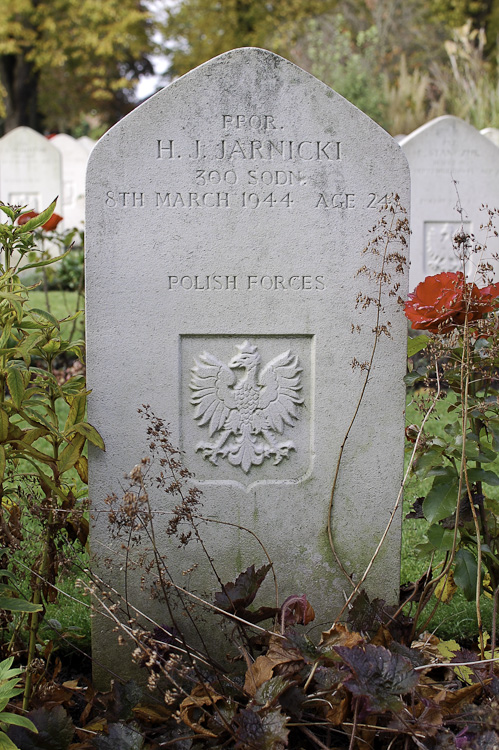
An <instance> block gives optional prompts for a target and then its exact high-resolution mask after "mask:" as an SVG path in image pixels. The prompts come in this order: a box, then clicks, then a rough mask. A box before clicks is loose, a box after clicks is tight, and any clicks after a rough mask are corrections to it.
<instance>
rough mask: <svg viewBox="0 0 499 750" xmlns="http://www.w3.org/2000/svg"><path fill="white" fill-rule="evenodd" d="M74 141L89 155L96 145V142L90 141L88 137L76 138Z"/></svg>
mask: <svg viewBox="0 0 499 750" xmlns="http://www.w3.org/2000/svg"><path fill="white" fill-rule="evenodd" d="M76 140H77V141H78V143H80V144H81V145H82V146H83V148H84V149H86V151H87V152H88V153H90V152H91V151H92V150H93V148H94V146H95V144H96V143H97V141H94V140H92V138H89V137H88V135H82V136H80V138H77V139H76Z"/></svg>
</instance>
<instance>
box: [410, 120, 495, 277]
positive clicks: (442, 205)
mask: <svg viewBox="0 0 499 750" xmlns="http://www.w3.org/2000/svg"><path fill="white" fill-rule="evenodd" d="M400 146H401V148H402V149H403V151H404V153H405V155H406V156H407V160H408V162H409V167H410V170H411V229H412V236H411V267H410V274H409V285H410V288H411V289H414V287H415V286H416V285H417V284H418V283H419V282H420V281H422V280H423V279H424V278H425V277H426V276H429V275H432V274H436V273H440V272H441V271H459V270H462V263H461V261H460V259H459V258H458V257H456V255H455V254H454V251H453V248H452V238H453V236H454V235H455V233H456V232H457V231H458V230H459V229H460V228H461V226H463V227H464V229H465V230H466V231H467V232H473V233H474V234H475V235H476V237H477V239H481V238H483V236H484V235H483V233H482V232H481V231H480V225H482V224H486V223H487V220H488V216H487V214H486V212H484V211H481V210H480V208H481V206H482V204H486V205H488V206H490V208H497V207H499V200H498V197H497V196H498V188H499V150H498V149H497V146H495V145H494V144H493V143H492V142H491V141H490V140H489V139H488V138H486V137H485V136H484V135H481V134H480V132H479V131H478V130H476V129H475V128H473V127H472V126H471V125H469V124H468V123H466V122H464V121H463V120H460V119H458V118H457V117H452V116H450V115H445V116H443V117H437V118H436V119H435V120H432V121H431V122H429V123H427V124H426V125H423V126H422V127H420V128H418V129H417V130H415V131H414V132H413V133H411V134H410V135H408V136H407V138H405V139H404V140H403V141H401V143H400ZM458 200H460V203H461V206H462V209H463V215H462V219H461V217H460V215H459V212H458V210H457V208H456V206H457V204H458ZM497 249H498V247H497V243H496V242H494V241H493V239H492V238H490V239H489V244H488V251H487V254H486V255H483V256H480V259H481V260H484V261H486V262H490V263H491V264H492V265H494V266H495V261H494V260H493V258H492V253H493V252H497ZM476 261H477V256H475V258H474V262H473V263H472V262H470V263H469V264H468V268H467V269H466V271H467V273H468V274H469V275H470V277H474V275H475V269H476ZM496 275H497V274H496Z"/></svg>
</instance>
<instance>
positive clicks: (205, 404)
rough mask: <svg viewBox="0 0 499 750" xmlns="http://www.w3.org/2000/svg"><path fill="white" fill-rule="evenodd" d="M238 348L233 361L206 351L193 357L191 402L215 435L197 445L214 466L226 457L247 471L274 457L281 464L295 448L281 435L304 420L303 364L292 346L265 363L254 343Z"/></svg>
mask: <svg viewBox="0 0 499 750" xmlns="http://www.w3.org/2000/svg"><path fill="white" fill-rule="evenodd" d="M236 349H238V354H236V356H235V357H233V358H232V359H231V360H230V361H229V362H228V364H224V363H223V362H222V361H221V360H219V359H218V358H217V357H215V356H214V355H213V354H210V353H209V352H206V351H205V352H203V354H201V355H199V357H198V358H197V359H196V358H195V359H194V367H193V368H192V369H191V382H190V388H191V390H192V391H193V395H192V397H191V404H192V405H193V406H195V407H196V410H195V413H194V419H195V420H196V421H197V423H198V425H199V426H200V427H207V429H208V432H209V436H210V438H214V439H213V442H200V443H198V445H197V446H196V451H202V454H203V457H204V458H206V459H207V460H208V461H210V462H211V463H212V464H214V465H215V466H217V465H218V459H219V457H222V458H224V459H226V460H227V461H228V462H229V463H230V464H231V465H232V466H239V467H240V468H241V469H242V471H243V472H244V473H245V474H247V473H248V472H249V470H250V469H251V467H252V466H260V465H261V464H262V463H263V462H264V461H265V460H266V459H269V458H272V459H273V463H274V465H278V464H279V463H280V462H281V461H282V459H283V458H287V457H288V456H289V451H291V450H295V444H294V443H293V442H292V441H291V440H283V441H278V435H282V434H283V433H284V432H285V431H286V430H287V429H288V428H291V427H293V426H294V424H295V422H297V421H298V419H299V407H300V406H301V405H302V404H303V398H302V396H301V393H300V391H301V389H302V384H301V372H302V368H301V367H300V365H299V362H298V357H297V356H296V355H294V354H293V353H292V352H291V351H289V350H288V351H285V352H282V353H281V354H278V355H277V356H276V357H274V359H272V360H271V361H270V362H268V363H267V364H266V365H265V366H262V360H261V357H260V354H259V352H258V347H256V346H253V345H252V344H251V342H249V341H243V343H242V344H239V345H237V346H236ZM239 371H241V374H236V373H238V372H239Z"/></svg>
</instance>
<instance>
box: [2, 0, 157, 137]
mask: <svg viewBox="0 0 499 750" xmlns="http://www.w3.org/2000/svg"><path fill="white" fill-rule="evenodd" d="M0 13H1V15H0V83H1V85H2V88H3V92H2V94H3V110H4V111H3V113H2V112H1V111H0V116H2V115H3V117H4V130H5V132H8V131H9V130H12V129H13V128H15V127H17V126H19V125H27V126H29V127H32V128H34V129H36V130H39V131H43V129H44V128H48V129H54V130H62V131H64V130H69V129H71V128H74V127H75V125H77V124H78V122H79V121H80V120H81V118H82V116H83V115H85V114H89V113H90V112H93V113H94V114H96V115H98V116H99V117H100V118H101V119H102V120H103V124H112V123H113V122H115V121H116V120H117V119H119V118H120V117H121V116H123V114H124V113H125V112H126V111H127V110H129V109H130V108H131V105H130V94H131V92H132V89H133V85H134V84H135V82H136V79H137V76H138V75H141V74H143V73H147V72H152V66H151V63H150V62H149V60H148V57H147V55H148V53H150V52H151V51H152V43H151V33H152V20H151V18H150V16H149V13H148V11H147V10H146V8H145V7H144V5H143V4H142V0H2V10H1V12H0ZM0 110H1V102H0Z"/></svg>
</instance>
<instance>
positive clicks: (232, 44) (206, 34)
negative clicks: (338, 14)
mask: <svg viewBox="0 0 499 750" xmlns="http://www.w3.org/2000/svg"><path fill="white" fill-rule="evenodd" d="M336 5H337V0H273V1H272V2H266V1H265V0H215V1H213V0H184V1H183V2H177V3H176V5H175V6H174V7H173V8H172V9H171V10H170V11H169V13H168V17H167V22H166V25H165V29H164V33H165V37H166V38H167V39H172V40H174V41H173V44H172V45H171V49H170V52H171V69H170V72H171V73H172V74H173V75H183V74H184V73H187V72H188V71H189V70H191V69H192V68H194V67H196V66H197V65H200V64H201V63H203V62H206V60H209V59H210V58H212V57H215V56H216V55H220V54H222V52H227V51H228V50H230V49H235V48H237V47H265V48H267V49H270V50H272V51H273V52H277V53H278V54H282V55H285V56H287V57H290V56H291V57H292V52H291V50H292V47H293V44H294V42H295V41H296V39H297V38H298V37H299V35H300V33H301V30H302V25H303V23H304V22H305V21H306V20H307V19H310V18H315V17H317V16H320V15H322V14H324V13H326V12H328V11H331V10H333V9H334V8H335V7H336Z"/></svg>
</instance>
